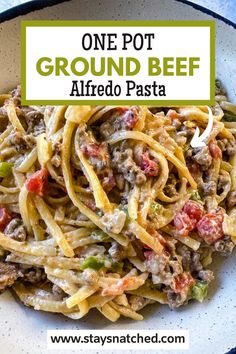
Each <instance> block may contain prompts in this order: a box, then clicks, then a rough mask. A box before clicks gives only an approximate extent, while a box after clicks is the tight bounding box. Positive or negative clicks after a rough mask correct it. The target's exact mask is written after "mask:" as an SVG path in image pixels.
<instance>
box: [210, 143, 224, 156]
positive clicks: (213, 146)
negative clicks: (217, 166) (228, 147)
mask: <svg viewBox="0 0 236 354" xmlns="http://www.w3.org/2000/svg"><path fill="white" fill-rule="evenodd" d="M209 151H210V154H211V156H212V157H213V159H219V158H222V151H221V149H220V148H219V146H218V145H217V143H216V142H213V141H210V143H209Z"/></svg>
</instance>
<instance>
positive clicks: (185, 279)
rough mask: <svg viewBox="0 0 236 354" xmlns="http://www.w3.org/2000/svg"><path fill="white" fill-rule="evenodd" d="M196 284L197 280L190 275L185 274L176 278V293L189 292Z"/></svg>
mask: <svg viewBox="0 0 236 354" xmlns="http://www.w3.org/2000/svg"><path fill="white" fill-rule="evenodd" d="M194 284H195V280H194V279H193V277H192V276H191V274H190V273H188V272H184V273H183V274H180V275H178V276H177V277H176V278H175V284H174V288H175V289H174V290H175V292H176V293H182V292H185V291H188V290H189V288H191V287H192V286H193V285H194Z"/></svg>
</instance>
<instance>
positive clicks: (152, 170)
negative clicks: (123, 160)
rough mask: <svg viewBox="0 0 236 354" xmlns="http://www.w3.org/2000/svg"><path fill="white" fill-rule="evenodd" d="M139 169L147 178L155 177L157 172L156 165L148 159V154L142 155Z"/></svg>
mask: <svg viewBox="0 0 236 354" xmlns="http://www.w3.org/2000/svg"><path fill="white" fill-rule="evenodd" d="M140 168H141V170H142V171H144V173H145V175H146V176H148V177H152V176H153V177H154V176H157V175H158V172H159V168H158V164H157V163H156V162H155V161H153V160H151V159H150V158H149V156H148V153H144V154H142V156H141V162H140Z"/></svg>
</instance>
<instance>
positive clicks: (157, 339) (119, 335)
mask: <svg viewBox="0 0 236 354" xmlns="http://www.w3.org/2000/svg"><path fill="white" fill-rule="evenodd" d="M47 347H48V349H78V348H80V349H84V350H85V349H87V350H88V349H91V350H92V349H112V350H116V349H117V350H122V349H127V350H130V349H133V350H134V349H135V350H142V349H145V350H148V349H151V350H152V349H156V350H157V349H167V350H179V349H188V348H189V333H188V331H187V330H139V331H138V330H130V331H127V330H110V331H108V332H105V331H102V330H93V331H90V330H49V331H48V332H47Z"/></svg>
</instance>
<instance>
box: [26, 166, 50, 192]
mask: <svg viewBox="0 0 236 354" xmlns="http://www.w3.org/2000/svg"><path fill="white" fill-rule="evenodd" d="M25 185H26V189H27V191H28V192H31V193H35V194H37V195H39V196H40V197H42V196H43V195H44V193H45V191H46V188H47V185H48V170H47V169H46V168H42V169H41V170H39V171H37V172H35V173H34V174H33V175H32V176H31V177H29V178H28V180H27V181H26V184H25Z"/></svg>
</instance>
